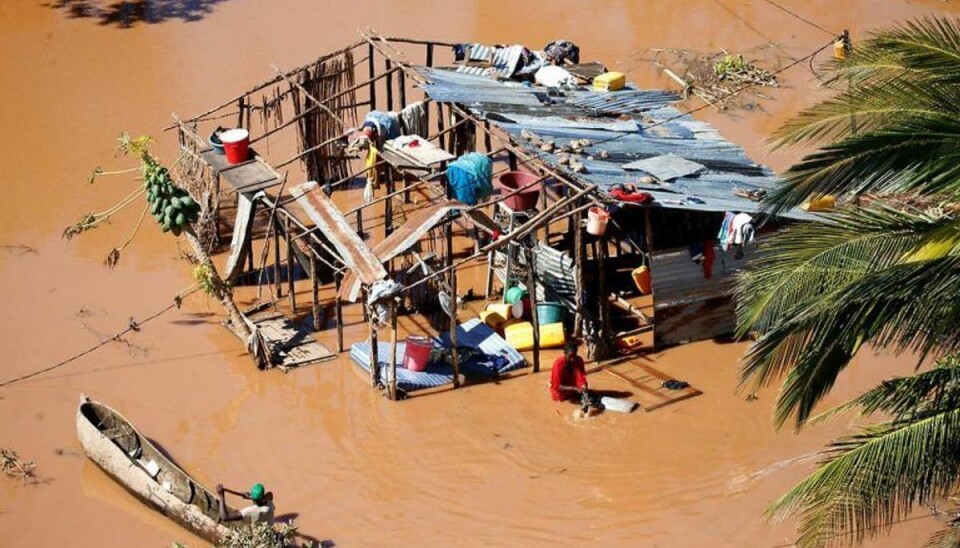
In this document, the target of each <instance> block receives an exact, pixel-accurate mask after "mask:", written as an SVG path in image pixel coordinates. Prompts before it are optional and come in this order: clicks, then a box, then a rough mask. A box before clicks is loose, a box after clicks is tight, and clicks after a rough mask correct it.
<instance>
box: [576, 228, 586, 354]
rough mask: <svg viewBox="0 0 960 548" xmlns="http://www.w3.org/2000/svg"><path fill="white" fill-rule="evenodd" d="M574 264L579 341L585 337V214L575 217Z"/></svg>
mask: <svg viewBox="0 0 960 548" xmlns="http://www.w3.org/2000/svg"><path fill="white" fill-rule="evenodd" d="M573 226H574V231H575V232H574V233H573V263H574V268H575V270H576V277H577V279H576V293H575V294H574V303H575V304H576V307H577V311H576V315H575V316H574V319H573V337H574V338H575V339H579V338H580V337H582V336H583V271H584V268H583V267H584V263H585V262H586V254H587V249H586V247H585V246H584V243H583V213H582V212H577V214H576V215H574V216H573Z"/></svg>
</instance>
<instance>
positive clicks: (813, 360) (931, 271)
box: [741, 257, 960, 427]
mask: <svg viewBox="0 0 960 548" xmlns="http://www.w3.org/2000/svg"><path fill="white" fill-rule="evenodd" d="M958 293H960V258H956V257H950V258H945V259H941V260H938V261H927V262H921V263H908V264H896V265H893V266H890V267H888V268H885V269H882V270H879V271H876V272H871V273H867V274H866V275H864V276H862V277H861V278H860V279H858V280H856V281H855V282H852V283H849V284H846V285H843V286H841V287H839V288H837V289H835V290H832V291H828V292H824V293H822V294H820V295H819V296H818V298H816V299H810V300H809V301H808V302H806V303H804V304H803V305H802V306H799V307H797V308H796V309H794V310H793V311H792V313H793V317H791V318H786V319H783V320H782V321H780V322H778V323H777V324H776V325H775V326H773V327H772V328H771V329H770V330H768V331H766V332H764V333H762V334H761V336H760V338H759V339H758V340H757V341H756V342H755V343H754V344H753V345H751V347H750V348H749V349H748V351H747V353H746V355H745V357H744V360H743V364H742V368H741V379H742V382H743V383H745V382H747V381H749V380H751V379H752V380H753V381H754V382H755V383H760V384H763V383H766V382H769V381H770V380H771V379H773V378H777V377H780V376H782V375H783V374H784V373H786V379H785V382H784V385H783V388H782V390H781V393H780V395H779V398H778V401H777V408H776V413H775V417H774V418H775V421H776V423H777V424H778V425H782V424H783V423H784V422H786V421H787V420H788V419H790V418H791V417H794V418H795V420H796V426H797V427H799V426H801V425H802V424H803V422H804V421H806V420H807V419H808V418H809V416H810V414H811V412H812V410H813V408H814V406H815V405H816V403H817V402H818V401H819V400H820V399H821V398H822V397H823V395H825V394H826V393H827V392H828V391H829V390H830V389H831V388H832V386H833V383H834V382H835V381H836V378H837V375H839V373H840V372H841V371H842V370H843V369H844V368H845V367H846V366H847V364H848V363H849V361H850V360H851V359H852V358H853V356H854V355H855V354H856V352H857V351H858V350H859V349H860V347H861V346H862V345H863V344H864V343H866V342H869V343H870V344H872V345H874V346H876V347H878V348H884V349H887V350H889V351H891V352H894V353H901V352H904V351H907V350H909V351H911V352H915V353H917V354H918V356H919V359H921V360H922V359H924V358H925V357H926V356H928V355H934V356H936V355H940V354H944V353H949V352H951V351H953V350H955V349H957V348H960V330H957V329H956V328H955V326H956V325H958V324H960V302H957V301H956V299H955V298H954V295H956V294H958Z"/></svg>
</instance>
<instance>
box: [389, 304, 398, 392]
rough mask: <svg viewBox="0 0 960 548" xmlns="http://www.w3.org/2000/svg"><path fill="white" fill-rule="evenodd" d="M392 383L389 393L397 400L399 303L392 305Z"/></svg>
mask: <svg viewBox="0 0 960 548" xmlns="http://www.w3.org/2000/svg"><path fill="white" fill-rule="evenodd" d="M390 308H391V317H390V379H389V380H390V383H389V392H388V395H389V396H390V399H391V400H393V401H396V400H397V305H396V303H393V304H391V305H390Z"/></svg>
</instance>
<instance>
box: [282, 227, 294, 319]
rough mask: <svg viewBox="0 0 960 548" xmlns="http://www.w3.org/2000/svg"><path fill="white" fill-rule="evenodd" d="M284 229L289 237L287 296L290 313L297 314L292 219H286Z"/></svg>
mask: <svg viewBox="0 0 960 548" xmlns="http://www.w3.org/2000/svg"><path fill="white" fill-rule="evenodd" d="M283 221H284V227H283V232H284V235H285V236H286V237H287V293H288V294H287V296H288V297H290V312H292V313H294V314H296V312H297V290H296V286H295V285H294V284H295V283H296V282H295V281H294V279H293V271H294V262H293V240H291V239H290V218H289V217H284V218H283Z"/></svg>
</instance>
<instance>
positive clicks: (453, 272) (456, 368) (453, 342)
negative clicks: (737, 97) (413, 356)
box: [441, 176, 460, 388]
mask: <svg viewBox="0 0 960 548" xmlns="http://www.w3.org/2000/svg"><path fill="white" fill-rule="evenodd" d="M441 181H442V182H443V188H445V189H446V193H447V199H452V198H453V189H451V188H450V184H449V183H448V182H447V177H446V176H443V178H441ZM446 239H447V253H446V256H447V265H446V266H447V268H449V269H450V273H449V275H450V279H449V281H448V285H449V286H450V293H451V295H450V358H451V362H452V365H453V387H454V388H460V353H459V352H458V351H457V269H456V268H454V267H453V223H452V222H448V223H447V226H446Z"/></svg>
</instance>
